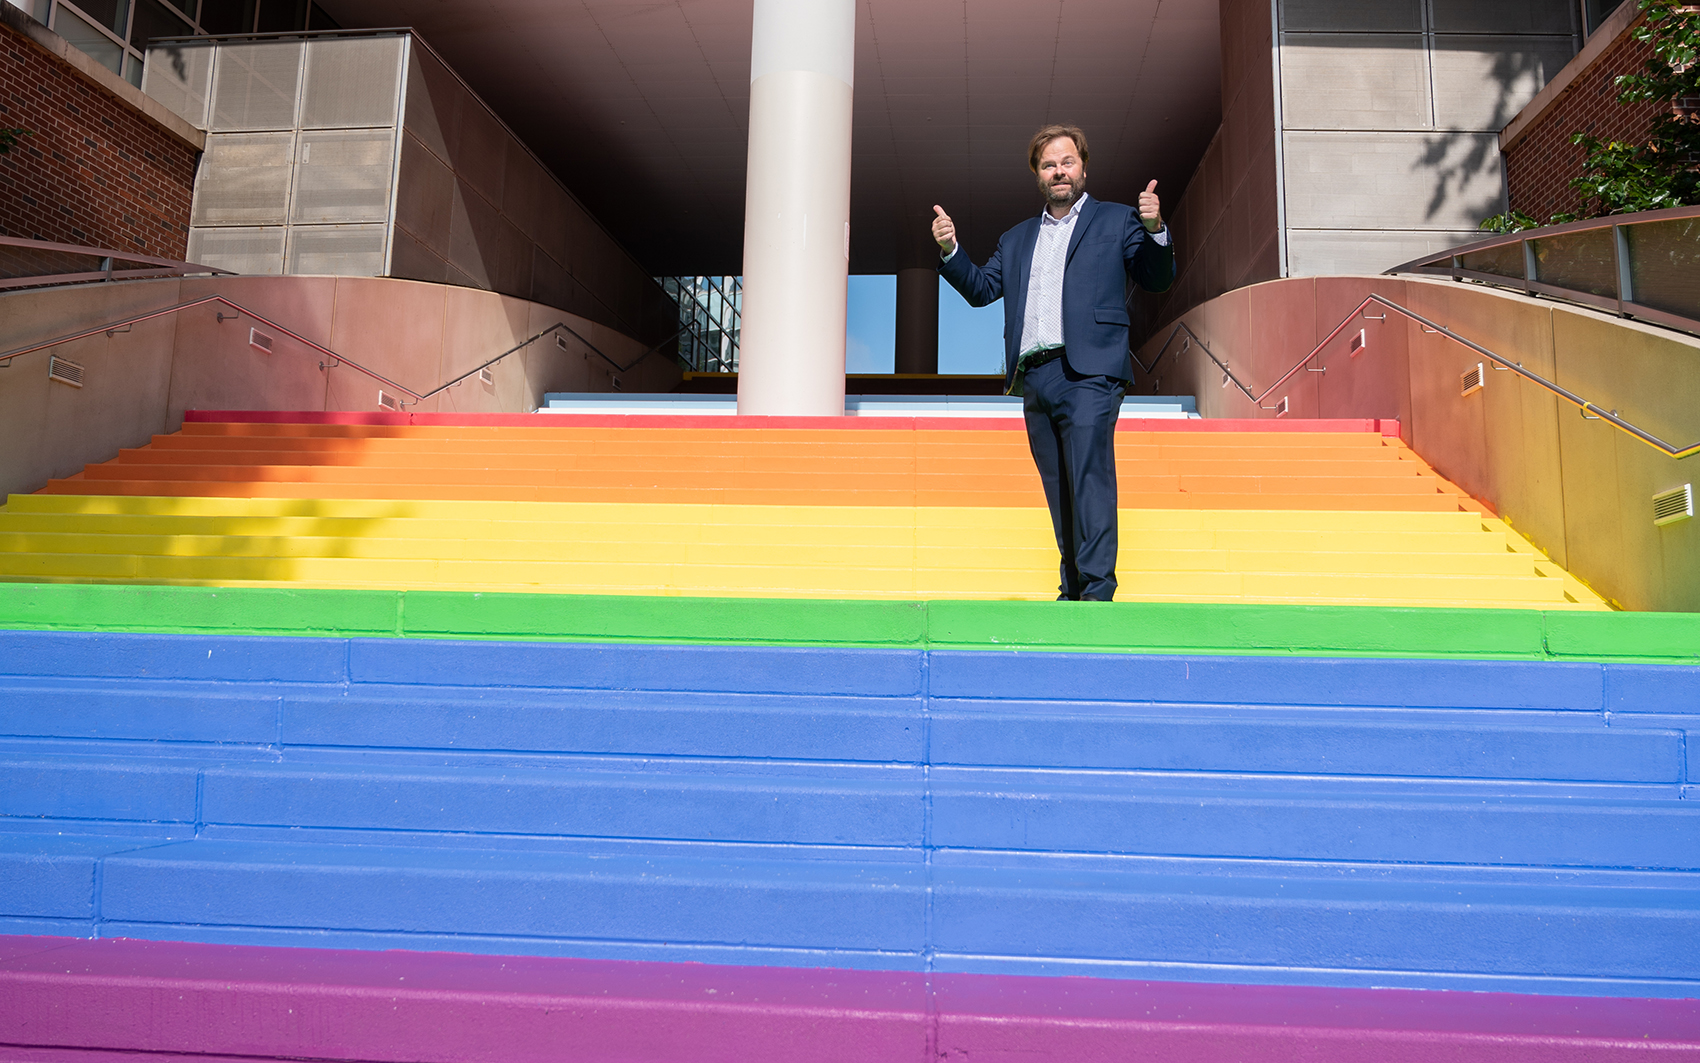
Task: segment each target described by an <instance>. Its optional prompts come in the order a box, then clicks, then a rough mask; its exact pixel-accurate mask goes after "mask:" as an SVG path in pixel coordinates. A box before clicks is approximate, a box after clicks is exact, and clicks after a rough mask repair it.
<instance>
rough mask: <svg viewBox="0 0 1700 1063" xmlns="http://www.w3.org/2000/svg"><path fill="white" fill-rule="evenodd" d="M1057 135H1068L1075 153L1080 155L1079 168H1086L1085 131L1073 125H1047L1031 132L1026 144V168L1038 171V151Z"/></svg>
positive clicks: (1042, 149) (1043, 148)
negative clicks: (1031, 137)
mask: <svg viewBox="0 0 1700 1063" xmlns="http://www.w3.org/2000/svg"><path fill="white" fill-rule="evenodd" d="M1058 137H1068V138H1069V139H1070V140H1072V141H1074V150H1075V153H1076V154H1078V155H1079V156H1080V168H1081V169H1085V168H1086V159H1087V154H1088V153H1087V150H1086V133H1085V132H1084V131H1083V130H1082V129H1081V128H1080V127H1079V126H1073V125H1048V126H1046V127H1045V128H1043V129H1041V130H1039V131H1038V132H1037V133H1034V134H1033V139H1032V140H1031V141H1029V142H1028V144H1027V168H1028V169H1030V170H1032V171H1033V172H1034V173H1038V172H1039V153H1040V152H1042V151H1044V150H1045V145H1046V144H1049V143H1050V142H1051V141H1053V140H1055V139H1057V138H1058Z"/></svg>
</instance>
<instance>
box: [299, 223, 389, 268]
mask: <svg viewBox="0 0 1700 1063" xmlns="http://www.w3.org/2000/svg"><path fill="white" fill-rule="evenodd" d="M384 229H385V226H382V225H324V226H318V225H315V226H302V227H299V228H294V229H291V230H290V231H289V272H290V273H291V274H300V273H307V274H313V273H321V274H322V273H329V274H335V275H336V276H340V277H376V276H378V275H380V274H382V273H383V272H384Z"/></svg>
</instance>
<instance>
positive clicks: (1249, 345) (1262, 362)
mask: <svg viewBox="0 0 1700 1063" xmlns="http://www.w3.org/2000/svg"><path fill="white" fill-rule="evenodd" d="M1371 293H1374V294H1377V295H1381V296H1383V297H1384V298H1387V299H1390V300H1392V301H1393V302H1396V303H1398V304H1400V305H1401V306H1405V307H1408V308H1409V309H1411V310H1412V311H1414V312H1416V313H1418V314H1421V315H1422V316H1424V317H1426V318H1428V319H1430V320H1432V321H1435V322H1437V323H1439V324H1441V325H1444V326H1445V327H1447V328H1449V329H1451V330H1452V331H1454V332H1456V333H1458V334H1459V335H1461V336H1464V337H1467V338H1469V339H1471V340H1474V341H1475V342H1477V343H1479V344H1481V345H1483V346H1485V347H1487V348H1488V349H1489V350H1492V351H1494V352H1495V353H1497V354H1500V355H1502V356H1504V357H1507V358H1511V359H1513V360H1514V361H1518V362H1521V363H1522V364H1523V365H1524V366H1526V367H1527V368H1528V369H1529V370H1531V371H1532V372H1535V373H1537V374H1539V375H1541V376H1543V377H1545V378H1547V379H1548V380H1552V381H1554V382H1556V383H1557V384H1559V385H1561V386H1563V387H1565V388H1567V389H1569V390H1570V391H1573V392H1575V393H1577V394H1579V395H1581V396H1582V397H1584V398H1586V399H1589V400H1591V401H1593V402H1594V403H1596V404H1598V405H1599V406H1600V407H1601V408H1603V409H1607V410H1615V411H1617V412H1618V414H1619V415H1620V416H1622V417H1624V418H1626V419H1628V420H1630V421H1631V422H1633V423H1635V424H1637V425H1639V426H1640V427H1642V428H1644V429H1646V430H1648V431H1650V432H1652V433H1654V434H1655V435H1657V436H1659V437H1660V438H1663V439H1665V440H1666V441H1668V442H1671V443H1674V444H1677V445H1679V446H1684V445H1687V444H1690V443H1693V442H1694V441H1695V440H1696V439H1700V340H1696V339H1694V338H1692V337H1687V336H1684V335H1682V334H1681V333H1677V332H1672V331H1669V330H1665V329H1658V328H1653V327H1650V326H1646V325H1641V324H1639V323H1636V322H1633V321H1628V320H1624V319H1620V318H1616V317H1613V316H1611V315H1609V314H1604V313H1599V312H1596V311H1593V310H1588V309H1584V308H1582V307H1577V306H1568V305H1562V304H1558V303H1554V302H1551V301H1547V300H1541V299H1533V298H1529V297H1526V296H1523V295H1518V294H1515V293H1510V292H1505V291H1501V290H1497V289H1490V288H1485V287H1482V286H1479V285H1474V284H1460V283H1456V282H1451V281H1428V280H1419V279H1396V278H1391V277H1306V278H1298V279H1289V280H1281V281H1271V282H1269V283H1266V284H1258V285H1253V286H1251V287H1247V288H1241V289H1238V290H1235V291H1232V292H1228V293H1226V294H1225V295H1222V296H1219V297H1218V298H1216V299H1212V300H1210V301H1208V302H1206V303H1204V304H1202V305H1200V306H1197V307H1195V308H1193V309H1192V310H1190V311H1188V312H1187V313H1186V314H1184V315H1182V316H1181V318H1180V321H1181V322H1184V323H1185V324H1186V326H1187V327H1188V328H1190V329H1191V330H1192V331H1193V333H1195V334H1196V335H1197V336H1198V337H1199V338H1200V339H1202V340H1203V341H1204V343H1205V344H1206V345H1207V346H1208V347H1209V349H1210V351H1211V352H1212V353H1213V354H1215V355H1216V357H1217V358H1219V359H1221V360H1222V361H1223V362H1226V363H1227V364H1228V365H1229V368H1230V369H1231V370H1232V372H1233V374H1234V376H1235V377H1236V378H1237V379H1238V380H1239V381H1241V382H1243V383H1245V384H1246V385H1247V386H1248V387H1250V388H1251V390H1252V391H1253V392H1255V393H1258V394H1260V395H1261V393H1262V392H1263V390H1264V389H1266V388H1268V387H1269V386H1270V385H1271V384H1273V383H1274V382H1275V381H1277V380H1278V379H1279V378H1280V377H1281V376H1282V375H1283V374H1284V373H1286V372H1287V370H1289V369H1290V368H1292V367H1293V365H1294V363H1296V362H1297V361H1298V360H1299V359H1301V358H1303V357H1304V356H1305V354H1306V353H1307V352H1309V351H1310V350H1311V349H1312V348H1313V347H1314V346H1315V345H1316V344H1317V343H1318V342H1319V341H1320V340H1322V339H1323V338H1324V337H1325V336H1327V335H1328V334H1329V333H1330V332H1331V331H1333V329H1334V328H1335V326H1336V325H1338V324H1340V322H1341V321H1342V319H1344V318H1345V317H1346V316H1347V315H1348V314H1350V313H1352V310H1353V308H1354V307H1356V306H1357V305H1358V304H1359V303H1360V302H1362V301H1363V299H1364V298H1365V297H1366V296H1368V295H1370V294H1371ZM1365 313H1367V314H1368V315H1370V316H1369V317H1368V318H1364V317H1362V316H1361V315H1360V317H1359V319H1358V320H1357V321H1355V322H1353V323H1352V324H1351V325H1350V326H1348V328H1347V329H1345V330H1344V331H1343V332H1342V333H1341V335H1340V336H1339V337H1338V338H1336V339H1335V340H1334V342H1333V343H1332V344H1330V345H1329V346H1328V347H1327V348H1326V349H1325V350H1324V351H1323V352H1322V353H1321V354H1319V355H1318V357H1317V359H1316V360H1315V361H1313V362H1312V363H1311V365H1310V367H1309V368H1310V369H1312V370H1317V369H1320V370H1323V372H1307V371H1301V372H1299V373H1298V374H1296V375H1295V376H1294V377H1293V378H1292V379H1290V380H1289V381H1287V383H1286V384H1285V385H1283V386H1282V387H1281V388H1279V389H1277V390H1275V391H1274V392H1272V393H1270V394H1269V395H1268V396H1267V397H1264V398H1263V402H1262V404H1261V405H1260V404H1258V403H1254V402H1252V401H1250V400H1249V399H1248V398H1247V397H1246V396H1245V395H1244V394H1243V393H1242V392H1240V390H1239V389H1238V388H1235V387H1234V386H1232V384H1229V385H1228V386H1224V381H1223V374H1222V372H1221V370H1220V369H1218V368H1217V367H1216V365H1215V364H1213V363H1212V362H1211V361H1210V360H1209V359H1208V358H1207V357H1206V356H1205V355H1204V353H1203V352H1202V351H1200V350H1199V349H1198V347H1197V345H1196V344H1194V345H1193V346H1192V347H1191V348H1190V349H1187V350H1186V351H1185V352H1184V353H1181V351H1182V347H1183V344H1184V343H1185V340H1186V333H1185V332H1181V333H1179V334H1178V335H1177V334H1175V328H1176V326H1175V324H1174V323H1170V324H1168V325H1165V326H1164V327H1163V328H1162V329H1160V330H1159V331H1158V332H1157V334H1156V335H1154V336H1153V337H1152V338H1151V339H1150V340H1148V341H1147V342H1146V343H1145V345H1144V346H1143V347H1142V348H1141V349H1140V350H1139V352H1138V357H1139V360H1140V362H1141V363H1142V364H1143V365H1152V364H1153V360H1154V359H1157V358H1158V355H1159V353H1160V352H1164V351H1165V344H1166V345H1167V348H1166V353H1162V358H1161V360H1160V361H1157V363H1156V365H1155V366H1154V367H1153V370H1152V372H1150V373H1149V374H1140V376H1139V379H1137V380H1136V381H1135V382H1134V385H1133V387H1132V388H1131V390H1132V391H1133V392H1135V393H1140V394H1147V395H1149V394H1153V393H1161V394H1177V395H1196V396H1197V397H1198V408H1199V412H1200V413H1201V414H1203V415H1204V416H1205V417H1275V416H1276V409H1275V407H1276V406H1277V405H1278V404H1279V403H1280V401H1281V400H1282V399H1283V398H1285V399H1287V400H1288V410H1289V412H1288V413H1287V414H1286V416H1288V417H1294V418H1311V417H1329V418H1334V417H1379V418H1398V419H1399V422H1400V425H1401V434H1402V435H1403V437H1404V439H1405V441H1406V442H1407V443H1409V444H1410V445H1411V447H1412V448H1413V449H1414V450H1416V452H1417V453H1418V454H1420V455H1421V456H1422V457H1423V458H1424V459H1425V460H1427V461H1428V462H1430V463H1431V464H1432V465H1433V466H1434V467H1435V469H1436V470H1437V471H1438V472H1439V473H1440V474H1441V475H1443V476H1445V477H1447V478H1448V479H1450V480H1451V481H1453V482H1454V483H1456V484H1458V485H1459V486H1460V487H1463V488H1464V489H1465V490H1467V491H1469V492H1470V493H1471V494H1472V495H1474V496H1475V497H1476V498H1478V499H1480V500H1482V501H1483V502H1486V503H1487V504H1488V505H1490V506H1492V507H1493V508H1494V509H1496V510H1497V511H1498V512H1499V514H1500V515H1501V516H1502V517H1504V518H1505V519H1506V520H1507V521H1508V522H1509V523H1510V524H1511V525H1512V526H1513V527H1515V528H1516V529H1518V530H1519V531H1521V532H1522V533H1523V534H1524V535H1526V536H1527V537H1528V538H1529V539H1530V540H1531V541H1532V542H1533V543H1534V544H1535V545H1536V546H1538V547H1540V548H1541V549H1542V550H1545V551H1546V552H1547V553H1548V554H1549V555H1550V556H1551V557H1552V559H1553V560H1554V561H1556V562H1558V563H1559V564H1560V565H1562V566H1563V567H1565V568H1567V569H1569V570H1570V571H1571V572H1572V573H1574V574H1575V575H1576V576H1578V577H1580V578H1581V579H1583V580H1584V581H1586V582H1587V583H1588V584H1589V585H1590V586H1592V587H1593V588H1594V589H1595V590H1596V591H1598V592H1599V593H1600V594H1601V595H1602V596H1604V597H1606V598H1607V599H1608V600H1610V601H1611V602H1612V603H1613V604H1615V605H1618V606H1620V607H1622V608H1625V609H1638V610H1671V611H1685V612H1686V611H1700V524H1697V523H1696V522H1695V521H1694V520H1685V521H1680V522H1678V523H1674V524H1666V525H1664V526H1655V525H1654V524H1653V503H1652V498H1653V495H1654V494H1656V493H1658V492H1662V491H1667V490H1670V489H1672V488H1680V487H1681V486H1682V485H1684V484H1691V483H1694V482H1695V481H1696V480H1697V479H1700V462H1697V461H1695V460H1693V459H1689V460H1687V461H1678V460H1675V459H1672V458H1669V457H1666V456H1665V455H1663V454H1662V453H1660V452H1659V451H1657V450H1655V449H1653V448H1652V447H1650V446H1648V445H1647V444H1645V443H1643V442H1641V441H1639V440H1637V439H1635V438H1633V437H1631V436H1629V435H1628V434H1626V433H1624V432H1622V431H1620V430H1618V429H1616V428H1613V427H1612V426H1611V425H1610V424H1608V423H1607V422H1605V421H1602V420H1589V419H1586V418H1584V417H1583V416H1582V415H1581V412H1580V411H1579V410H1577V409H1576V408H1575V407H1574V406H1572V405H1570V404H1569V403H1567V402H1564V401H1562V400H1560V399H1558V398H1556V397H1555V396H1553V395H1552V394H1551V393H1550V392H1547V391H1545V390H1544V389H1541V388H1540V387H1538V386H1536V385H1534V384H1531V383H1528V382H1524V381H1521V380H1519V379H1518V378H1517V377H1516V376H1515V374H1513V373H1510V372H1495V371H1494V370H1493V368H1492V363H1491V362H1489V363H1487V365H1486V366H1484V369H1483V372H1484V374H1485V378H1486V379H1485V386H1484V387H1483V388H1481V389H1480V390H1478V391H1475V392H1474V393H1472V394H1470V395H1464V394H1462V386H1461V382H1460V377H1461V375H1462V374H1464V373H1465V372H1467V371H1469V370H1473V369H1474V368H1475V366H1476V363H1478V362H1481V361H1483V359H1482V358H1481V356H1480V355H1478V354H1476V353H1475V352H1473V351H1471V350H1470V349H1468V348H1467V347H1464V346H1462V345H1460V344H1458V343H1456V342H1454V341H1452V340H1450V339H1448V338H1447V337H1445V336H1443V335H1438V334H1433V333H1430V332H1428V331H1426V330H1425V329H1424V328H1423V326H1421V325H1419V324H1417V323H1416V322H1413V321H1410V320H1408V319H1405V318H1403V317H1401V316H1399V315H1396V314H1392V313H1388V316H1387V319H1386V320H1385V321H1382V320H1377V319H1376V318H1378V317H1379V316H1380V315H1381V314H1382V313H1383V311H1382V309H1381V308H1379V307H1374V306H1372V307H1370V308H1367V310H1366V311H1365ZM1360 331H1361V332H1362V336H1363V340H1364V344H1365V346H1364V349H1363V350H1362V351H1361V352H1360V353H1357V354H1355V355H1354V354H1352V353H1351V350H1350V347H1351V341H1352V339H1353V338H1355V337H1357V336H1358V335H1359V333H1360ZM1135 371H1136V373H1138V372H1139V370H1138V368H1137V367H1136V370H1135Z"/></svg>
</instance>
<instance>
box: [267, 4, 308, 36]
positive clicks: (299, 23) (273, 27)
mask: <svg viewBox="0 0 1700 1063" xmlns="http://www.w3.org/2000/svg"><path fill="white" fill-rule="evenodd" d="M306 28H307V0H260V17H259V27H258V31H259V32H260V33H288V32H289V31H290V30H302V29H306Z"/></svg>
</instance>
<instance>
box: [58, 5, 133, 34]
mask: <svg viewBox="0 0 1700 1063" xmlns="http://www.w3.org/2000/svg"><path fill="white" fill-rule="evenodd" d="M60 5H61V7H63V6H64V0H60ZM76 6H77V9H78V14H80V15H82V16H83V17H84V18H86V19H87V20H88V21H90V22H93V23H94V24H95V25H97V26H102V27H104V28H106V29H109V30H111V31H112V32H113V33H119V34H121V33H123V32H124V24H125V22H126V20H128V19H129V17H130V4H129V0H78V3H77V5H76ZM53 28H54V29H55V30H57V29H58V28H59V27H58V26H55V27H53ZM59 36H61V37H65V35H64V34H63V33H61V34H59ZM65 39H66V40H70V38H69V37H65Z"/></svg>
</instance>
